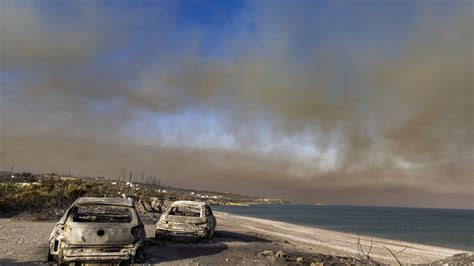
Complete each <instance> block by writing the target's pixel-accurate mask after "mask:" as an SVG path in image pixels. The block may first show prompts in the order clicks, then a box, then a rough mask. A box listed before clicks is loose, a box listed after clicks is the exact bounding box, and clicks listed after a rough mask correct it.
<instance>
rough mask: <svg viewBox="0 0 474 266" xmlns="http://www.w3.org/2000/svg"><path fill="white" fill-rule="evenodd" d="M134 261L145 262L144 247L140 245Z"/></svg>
mask: <svg viewBox="0 0 474 266" xmlns="http://www.w3.org/2000/svg"><path fill="white" fill-rule="evenodd" d="M134 262H138V263H143V262H145V251H144V250H143V248H141V247H140V248H138V249H137V251H136V252H135V261H134Z"/></svg>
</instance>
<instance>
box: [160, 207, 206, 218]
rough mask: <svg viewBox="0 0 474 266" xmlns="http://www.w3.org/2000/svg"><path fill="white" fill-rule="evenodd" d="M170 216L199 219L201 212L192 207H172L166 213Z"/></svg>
mask: <svg viewBox="0 0 474 266" xmlns="http://www.w3.org/2000/svg"><path fill="white" fill-rule="evenodd" d="M168 215H172V216H186V217H201V210H200V209H198V208H193V207H183V206H180V207H172V208H171V209H170V211H169V213H168Z"/></svg>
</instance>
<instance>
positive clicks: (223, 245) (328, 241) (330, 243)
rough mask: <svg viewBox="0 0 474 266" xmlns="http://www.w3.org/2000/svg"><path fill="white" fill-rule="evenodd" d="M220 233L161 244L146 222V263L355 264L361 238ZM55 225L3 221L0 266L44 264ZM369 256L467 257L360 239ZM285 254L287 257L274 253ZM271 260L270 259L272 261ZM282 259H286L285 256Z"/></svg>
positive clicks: (247, 228)
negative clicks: (194, 240) (188, 240)
mask: <svg viewBox="0 0 474 266" xmlns="http://www.w3.org/2000/svg"><path fill="white" fill-rule="evenodd" d="M216 217H217V223H218V225H217V230H216V233H215V235H214V237H213V238H212V239H211V240H200V241H198V242H195V243H182V242H174V241H170V240H160V241H157V240H155V239H154V238H153V236H154V224H153V222H152V221H148V222H145V223H146V225H145V227H146V233H147V236H148V237H147V246H146V249H145V258H146V261H145V262H146V263H147V264H148V263H149V264H158V263H159V264H164V265H211V264H212V265H221V264H228V265H235V264H245V265H257V264H258V265H275V264H277V265H278V264H281V265H283V264H284V265H286V264H292V263H296V262H297V260H298V264H306V265H309V264H310V263H312V262H316V263H318V262H332V263H341V262H345V263H351V262H352V263H353V262H355V261H354V259H351V258H350V257H357V247H358V245H357V241H358V238H357V236H354V235H350V234H343V233H337V232H332V231H327V230H321V229H315V228H308V227H303V226H296V225H290V224H286V223H281V222H274V221H268V220H262V219H256V218H247V217H241V216H236V215H230V214H225V213H219V212H216ZM54 225H55V221H51V222H39V221H27V220H18V219H0V264H1V265H8V264H12V263H28V264H31V263H38V264H41V263H45V261H46V254H47V250H48V243H47V242H48V237H49V234H50V233H51V230H52V229H53V227H54ZM360 240H361V245H362V248H363V249H365V250H366V251H367V250H368V248H369V247H370V244H371V243H372V245H373V248H372V251H371V254H370V255H371V256H372V257H373V258H374V259H375V260H377V261H381V262H386V263H395V262H396V261H395V260H394V259H393V258H392V256H391V255H390V254H389V253H388V251H387V250H386V249H385V248H384V246H385V247H389V248H390V249H392V250H393V251H398V250H401V249H402V248H404V247H405V246H408V248H407V249H406V250H405V251H404V252H403V253H401V254H400V255H399V256H398V257H399V259H400V260H401V261H402V262H408V263H428V262H432V261H435V260H439V259H443V258H446V257H449V256H452V255H454V254H457V253H463V252H465V251H459V250H451V249H445V248H437V247H430V246H425V245H418V244H410V243H403V242H398V241H390V240H383V239H371V238H370V239H369V238H367V237H361V238H360ZM264 251H266V252H264ZM268 251H273V252H274V253H277V252H278V251H282V252H283V253H284V255H283V256H280V257H279V256H275V255H274V254H272V253H271V252H268ZM268 254H270V255H268ZM280 255H282V254H280Z"/></svg>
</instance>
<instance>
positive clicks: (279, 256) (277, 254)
mask: <svg viewBox="0 0 474 266" xmlns="http://www.w3.org/2000/svg"><path fill="white" fill-rule="evenodd" d="M275 256H276V257H277V258H285V257H286V254H285V253H283V251H281V250H280V251H278V252H277V253H276V254H275Z"/></svg>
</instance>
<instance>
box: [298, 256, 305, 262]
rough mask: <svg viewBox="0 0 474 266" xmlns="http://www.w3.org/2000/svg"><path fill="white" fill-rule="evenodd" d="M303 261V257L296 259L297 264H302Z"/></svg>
mask: <svg viewBox="0 0 474 266" xmlns="http://www.w3.org/2000/svg"><path fill="white" fill-rule="evenodd" d="M303 261H304V258H303V257H298V258H296V262H298V263H301V262H303Z"/></svg>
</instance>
